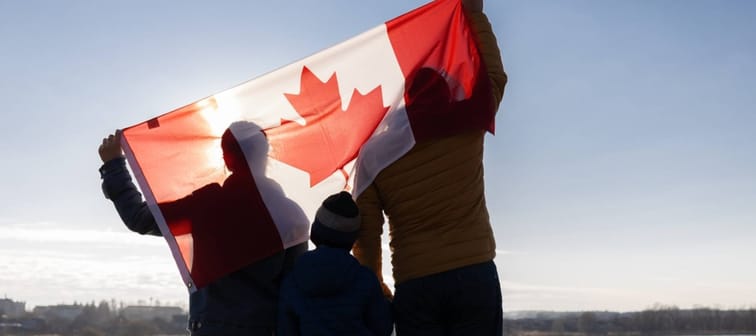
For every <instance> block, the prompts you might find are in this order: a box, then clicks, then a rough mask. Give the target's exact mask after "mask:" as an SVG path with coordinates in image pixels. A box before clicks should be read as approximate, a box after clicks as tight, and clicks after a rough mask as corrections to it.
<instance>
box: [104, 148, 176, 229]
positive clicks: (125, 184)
mask: <svg viewBox="0 0 756 336" xmlns="http://www.w3.org/2000/svg"><path fill="white" fill-rule="evenodd" d="M100 177H101V178H102V191H103V193H104V194H105V197H106V198H108V199H110V200H111V201H113V205H115V208H116V211H118V215H119V216H120V217H121V220H122V221H123V223H124V224H126V226H127V227H128V228H129V230H131V231H134V232H138V233H141V234H150V235H155V236H160V235H161V234H160V229H159V228H158V226H157V223H156V222H155V217H153V216H152V213H151V212H150V209H149V207H148V206H147V203H146V202H144V200H143V199H142V194H141V193H139V191H138V190H137V188H136V186H135V185H134V182H132V180H131V175H130V174H129V171H128V170H127V169H126V159H124V158H123V157H120V158H116V159H113V160H110V161H108V162H105V164H103V165H102V167H100Z"/></svg>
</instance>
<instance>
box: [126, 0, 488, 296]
mask: <svg viewBox="0 0 756 336" xmlns="http://www.w3.org/2000/svg"><path fill="white" fill-rule="evenodd" d="M474 39H475V37H474V34H473V32H472V31H471V29H470V27H469V26H468V23H467V21H466V18H465V16H464V13H463V11H462V6H461V3H460V1H459V0H437V1H434V2H431V3H429V4H427V5H425V6H423V7H420V8H418V9H415V10H413V11H411V12H409V13H406V14H404V15H402V16H400V17H397V18H395V19H393V20H391V21H388V22H386V23H384V24H382V25H380V26H378V27H375V28H373V29H371V30H369V31H367V32H364V33H362V34H360V35H358V36H356V37H354V38H351V39H349V40H347V41H345V42H342V43H340V44H338V45H335V46H333V47H331V48H328V49H326V50H323V51H321V52H319V53H317V54H315V55H312V56H310V57H307V58H305V59H303V60H301V61H298V62H295V63H292V64H290V65H288V66H285V67H283V68H280V69H278V70H276V71H274V72H271V73H268V74H266V75H264V76H262V77H259V78H256V79H254V80H251V81H248V82H246V83H243V84H241V85H238V86H236V87H233V88H231V89H229V90H226V91H223V92H220V93H218V94H216V95H213V96H210V97H207V98H205V99H202V100H199V101H197V102H194V103H192V104H189V105H186V106H184V107H181V108H179V109H176V110H174V111H171V112H169V113H166V114H164V115H161V116H159V117H156V118H153V119H151V120H148V121H145V122H142V123H140V124H137V125H134V126H131V127H129V128H126V129H125V130H124V132H123V139H124V141H123V146H124V149H125V152H126V157H127V159H128V162H129V165H130V167H131V169H132V171H133V172H134V175H135V177H136V179H137V181H138V183H139V185H140V188H141V189H142V192H143V193H144V195H145V198H146V200H147V203H148V205H149V206H150V210H151V211H152V213H153V214H154V217H155V219H156V221H157V222H158V225H159V227H160V230H161V232H162V233H163V236H164V237H165V238H166V239H167V241H168V244H169V246H170V248H171V251H172V253H173V256H174V259H175V260H176V264H177V265H178V268H179V271H180V273H181V276H182V278H183V280H184V282H185V284H186V285H187V287H188V288H189V290H190V291H194V290H196V289H197V288H201V287H203V286H205V285H207V284H208V283H210V282H212V281H214V280H216V279H218V278H220V277H222V276H224V275H226V274H229V273H231V272H233V271H235V270H238V269H240V268H242V267H244V266H245V265H248V264H250V263H253V262H255V261H258V260H260V259H263V258H266V257H268V256H270V255H272V254H275V253H277V252H280V251H281V250H282V249H285V248H288V247H291V246H294V245H296V244H300V243H302V242H305V241H306V240H307V239H308V234H309V225H310V223H311V222H312V220H313V218H314V216H315V212H316V211H317V209H318V207H319V205H320V204H321V202H322V201H323V200H324V199H325V198H326V197H327V196H328V195H330V194H333V193H336V192H339V191H341V190H348V191H351V192H352V194H353V196H354V197H355V198H356V197H357V196H358V195H359V194H360V192H362V191H363V190H364V188H365V187H366V186H367V185H369V184H370V183H371V182H372V181H373V179H374V178H375V177H376V176H377V174H378V173H379V172H380V171H381V170H382V169H383V168H385V167H387V166H388V165H390V164H391V163H392V162H394V161H396V160H397V159H399V158H400V157H402V155H404V154H405V153H407V151H409V150H410V149H411V148H412V147H413V146H414V144H415V143H416V142H419V141H423V140H424V139H430V138H434V137H440V136H447V135H453V134H455V133H458V132H461V131H465V130H470V129H488V130H490V131H493V116H494V111H493V102H492V98H491V97H492V96H491V94H490V85H489V82H488V78H487V76H486V74H485V71H484V67H483V64H482V61H481V59H480V57H479V54H478V50H477V47H476V44H475V40H474ZM224 133H225V134H226V136H223V135H224ZM222 138H223V144H222V143H221V142H222ZM229 148H230V149H231V150H229ZM234 153H236V154H241V155H237V156H238V157H243V160H242V161H243V163H244V164H243V166H244V167H243V168H246V169H231V167H228V166H227V162H228V161H229V160H232V158H233V157H234ZM232 161H233V160H232ZM232 171H233V172H232Z"/></svg>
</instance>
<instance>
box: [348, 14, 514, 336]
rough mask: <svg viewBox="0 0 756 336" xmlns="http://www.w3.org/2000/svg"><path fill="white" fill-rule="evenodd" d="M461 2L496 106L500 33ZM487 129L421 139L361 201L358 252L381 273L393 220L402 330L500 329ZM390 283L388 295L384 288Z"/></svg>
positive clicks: (501, 77)
mask: <svg viewBox="0 0 756 336" xmlns="http://www.w3.org/2000/svg"><path fill="white" fill-rule="evenodd" d="M463 6H465V11H466V16H467V18H468V19H469V21H470V23H471V26H472V28H473V30H474V31H475V33H476V35H477V36H476V37H477V42H478V47H479V50H480V52H481V56H482V59H483V62H484V63H485V65H486V69H487V72H488V76H489V78H490V80H491V81H490V82H491V88H492V94H493V99H494V101H495V102H496V105H497V106H498V102H499V101H500V99H501V97H502V94H503V90H504V86H505V84H506V80H507V77H506V74H505V73H504V71H503V66H502V64H501V57H500V54H499V50H498V46H497V44H496V39H495V37H494V35H493V31H492V29H491V26H490V24H489V23H488V20H487V18H486V16H485V15H484V14H483V13H482V1H478V0H463ZM426 100H428V99H426ZM410 108H411V107H408V109H410ZM475 112H476V111H470V113H475ZM484 136H485V130H484V129H480V130H473V131H466V132H463V133H461V134H456V135H452V136H445V137H441V138H435V139H431V140H427V141H424V142H420V143H417V144H416V145H415V146H414V147H413V148H412V150H410V151H409V152H408V153H407V154H405V155H404V156H403V157H402V158H400V159H399V160H397V161H396V162H394V163H392V164H391V165H389V166H388V167H387V168H385V169H384V170H382V171H381V172H380V173H379V174H378V176H377V177H376V178H375V180H374V181H373V183H372V184H371V185H370V186H369V187H368V188H367V189H366V190H365V191H364V192H363V193H362V194H360V196H359V198H358V199H357V203H358V205H359V208H360V212H361V213H362V223H363V228H362V231H361V234H360V237H359V239H358V241H357V243H356V244H355V248H354V251H353V252H354V255H355V256H356V257H357V259H358V260H360V262H361V263H363V264H364V265H366V266H368V267H369V268H371V269H372V270H373V271H374V272H376V273H377V274H378V275H380V274H381V272H382V265H381V262H382V258H381V235H382V231H383V222H384V215H385V216H386V218H387V219H388V222H389V230H390V233H389V236H390V237H391V241H390V246H391V250H392V257H391V261H392V266H393V276H394V279H395V282H396V293H395V296H394V302H393V306H394V313H395V317H396V329H397V334H398V335H402V334H407V335H425V334H427V335H438V334H459V335H487V334H488V335H490V334H496V333H498V334H499V335H500V334H501V333H500V330H501V318H502V312H501V310H502V307H501V290H500V284H499V279H498V273H497V270H496V267H495V264H494V263H493V258H494V257H495V253H496V252H495V250H496V245H495V240H494V235H493V231H492V229H491V224H490V222H489V217H488V211H487V208H486V202H485V192H484V179H483V143H484ZM384 290H385V291H386V295H387V296H391V293H390V291H389V290H388V288H387V287H386V286H385V285H384Z"/></svg>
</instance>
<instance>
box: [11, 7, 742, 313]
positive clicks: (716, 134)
mask: <svg viewBox="0 0 756 336" xmlns="http://www.w3.org/2000/svg"><path fill="white" fill-rule="evenodd" d="M423 3H424V1H411V0H407V1H381V2H369V1H368V2H366V1H348V0H338V1H327V2H322V1H319V2H315V1H304V0H295V1H267V2H258V1H225V0H222V1H213V2H212V3H211V2H199V1H147V0H138V1H95V0H90V1H81V0H69V1H52V0H48V1H45V0H34V1H13V0H0V101H1V102H2V106H3V112H2V116H3V122H2V123H0V154H1V156H2V165H0V178H1V179H2V185H1V187H0V295H7V297H9V298H13V299H16V300H20V301H26V302H27V308H32V307H33V306H36V305H47V304H56V303H72V302H73V301H78V302H82V301H84V302H89V301H93V300H95V301H99V300H101V299H107V300H109V299H111V298H115V299H116V300H123V301H126V302H130V303H136V302H138V301H139V300H143V301H144V302H148V300H150V299H151V298H152V299H153V300H159V301H160V302H161V303H163V304H167V303H170V304H179V305H184V306H185V305H186V303H187V293H186V290H185V289H184V288H183V286H182V284H181V280H180V277H179V274H178V271H177V269H176V267H175V265H174V263H173V259H172V258H171V256H170V252H169V250H168V247H167V245H166V244H165V242H164V241H163V240H162V239H161V238H155V237H142V236H139V235H137V234H134V233H131V232H129V231H128V230H127V229H126V228H125V227H124V226H123V224H122V223H121V221H120V219H119V218H118V216H117V214H116V212H115V211H114V209H113V207H112V205H111V204H110V202H109V201H107V200H105V199H104V198H103V196H102V193H101V191H100V181H99V175H98V172H97V168H98V167H99V165H100V161H99V157H98V155H97V146H98V145H99V142H100V140H101V139H102V137H103V136H105V135H107V134H108V133H109V132H112V131H113V130H114V129H115V128H122V127H125V126H129V125H132V124H135V123H138V122H142V121H144V120H146V119H149V118H151V117H154V116H157V115H159V114H162V113H165V112H168V111H170V110H172V109H174V108H177V107H180V106H182V105H185V104H187V103H190V102H193V101H196V100H198V99H201V98H204V97H206V96H208V95H211V94H214V93H218V92H220V91H223V90H225V89H228V88H230V87H233V86H235V85H237V84H240V83H242V82H244V81H246V80H248V79H251V78H254V77H257V76H260V75H262V74H264V73H267V72H269V71H272V70H275V69H276V68H278V67H281V66H283V65H286V64H288V63H291V62H293V61H296V60H298V59H301V58H304V57H306V56H308V55H310V54H313V53H315V52H317V51H319V50H322V49H324V48H326V47H329V46H331V45H334V44H336V43H338V42H340V41H343V40H345V39H347V38H349V37H351V36H354V35H356V34H358V33H360V32H362V31H365V30H367V29H369V28H372V27H374V26H376V25H378V24H381V23H382V22H384V21H386V20H389V19H391V18H393V17H395V16H398V15H400V14H402V13H404V12H406V11H408V10H410V9H412V8H415V7H417V6H419V5H422V4H423ZM486 12H487V13H488V14H489V17H490V19H491V21H492V22H493V25H494V30H495V32H496V34H497V36H498V39H499V46H500V48H501V49H502V54H503V59H504V64H505V67H506V69H507V72H508V74H509V76H510V83H509V85H508V87H507V91H506V93H505V97H504V101H503V103H502V105H501V108H500V110H499V112H498V115H497V132H496V135H495V136H490V137H488V139H487V143H486V156H485V169H486V188H487V199H488V205H489V210H490V213H491V220H492V223H493V227H494V231H495V234H496V239H497V244H498V248H499V254H498V256H497V258H496V263H497V265H498V267H499V272H500V275H501V279H502V291H503V298H504V309H505V310H506V311H513V310H530V309H549V310H594V309H595V310H605V309H606V310H620V311H627V310H639V309H644V308H647V307H650V306H651V305H653V304H654V303H662V304H669V305H673V304H674V305H678V306H680V307H686V308H687V307H692V306H694V305H706V306H718V307H721V308H741V307H753V306H756V267H754V265H756V2H753V1H749V0H730V1H711V0H693V1H691V0H668V1H655V0H638V1H620V0H612V1H604V0H575V1H556V0H555V1H542V0H528V1H524V0H519V1H508V0H496V1H491V0H489V1H488V2H487V3H486Z"/></svg>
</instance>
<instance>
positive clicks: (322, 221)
mask: <svg viewBox="0 0 756 336" xmlns="http://www.w3.org/2000/svg"><path fill="white" fill-rule="evenodd" d="M359 229H360V216H359V210H358V208H357V205H356V204H355V203H354V201H353V200H352V196H351V195H350V194H349V193H348V192H345V191H342V192H341V193H338V194H334V195H331V196H329V197H328V198H326V200H325V201H323V204H322V206H321V207H320V209H318V212H317V214H316V216H315V220H314V222H313V223H312V227H311V231H310V240H311V241H312V242H313V243H314V244H315V246H316V248H315V250H312V251H308V252H305V253H304V254H303V255H301V256H300V257H299V259H297V261H296V264H295V265H294V269H293V270H292V271H291V273H289V275H288V276H287V277H286V278H285V279H284V281H283V284H282V285H281V295H280V302H279V306H278V335H391V332H392V330H393V320H392V317H391V307H390V303H389V302H388V300H387V299H386V298H385V297H384V295H383V290H382V289H381V286H380V283H379V282H378V278H377V277H376V275H375V273H373V272H372V271H371V270H369V269H368V268H366V267H364V266H362V265H360V263H359V262H358V261H357V259H355V258H354V257H353V256H352V255H351V254H350V250H351V249H352V245H353V244H354V241H355V240H356V238H357V233H358V232H359Z"/></svg>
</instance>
